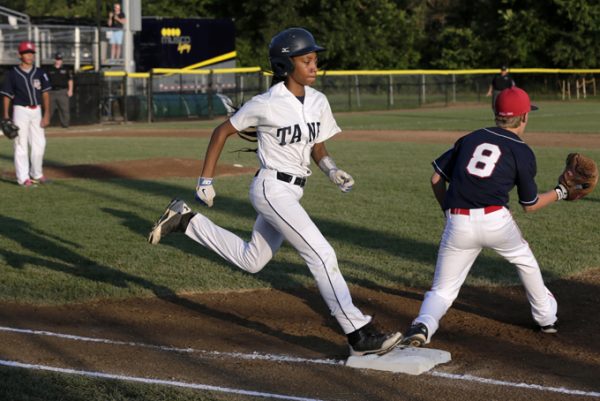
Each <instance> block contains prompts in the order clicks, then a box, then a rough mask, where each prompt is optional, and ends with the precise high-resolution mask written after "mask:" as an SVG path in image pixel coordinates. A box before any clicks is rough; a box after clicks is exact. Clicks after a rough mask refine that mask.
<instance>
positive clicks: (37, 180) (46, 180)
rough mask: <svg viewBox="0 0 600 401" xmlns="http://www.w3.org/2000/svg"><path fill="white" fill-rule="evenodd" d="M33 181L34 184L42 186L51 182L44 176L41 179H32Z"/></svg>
mask: <svg viewBox="0 0 600 401" xmlns="http://www.w3.org/2000/svg"><path fill="white" fill-rule="evenodd" d="M31 181H32V182H33V183H34V184H42V185H44V184H49V183H50V180H49V179H47V178H46V176H44V175H43V176H41V177H40V178H32V179H31Z"/></svg>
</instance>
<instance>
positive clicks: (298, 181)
mask: <svg viewBox="0 0 600 401" xmlns="http://www.w3.org/2000/svg"><path fill="white" fill-rule="evenodd" d="M259 172H260V170H258V171H257V172H256V174H254V176H255V177H256V176H257V175H258V173H259ZM277 179H278V180H279V181H284V182H287V183H289V184H294V185H298V186H299V187H300V188H304V186H305V185H306V178H300V177H294V176H293V175H289V174H286V173H281V172H279V171H278V172H277Z"/></svg>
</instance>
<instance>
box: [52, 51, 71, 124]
mask: <svg viewBox="0 0 600 401" xmlns="http://www.w3.org/2000/svg"><path fill="white" fill-rule="evenodd" d="M48 77H49V78H50V85H52V90H51V91H50V119H52V116H53V115H54V112H55V111H58V117H59V119H60V125H62V127H63V128H69V122H70V121H71V112H70V109H69V99H70V98H71V97H72V96H73V70H72V69H70V68H67V67H65V66H64V64H63V55H62V53H56V54H55V55H54V65H53V66H52V67H50V68H48Z"/></svg>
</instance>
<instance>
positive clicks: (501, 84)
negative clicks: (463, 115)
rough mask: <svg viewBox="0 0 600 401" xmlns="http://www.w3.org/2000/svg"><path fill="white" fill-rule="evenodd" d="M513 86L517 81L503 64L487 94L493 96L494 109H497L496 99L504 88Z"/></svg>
mask: <svg viewBox="0 0 600 401" xmlns="http://www.w3.org/2000/svg"><path fill="white" fill-rule="evenodd" d="M513 86H515V81H514V80H513V79H512V77H511V76H510V74H509V73H508V67H507V66H505V65H503V66H502V67H501V68H500V74H498V75H496V76H495V77H494V78H493V79H492V83H490V87H489V89H488V92H487V94H486V96H491V97H492V111H494V112H495V111H496V99H497V98H498V95H499V94H500V92H502V91H503V90H504V89H508V88H512V87H513Z"/></svg>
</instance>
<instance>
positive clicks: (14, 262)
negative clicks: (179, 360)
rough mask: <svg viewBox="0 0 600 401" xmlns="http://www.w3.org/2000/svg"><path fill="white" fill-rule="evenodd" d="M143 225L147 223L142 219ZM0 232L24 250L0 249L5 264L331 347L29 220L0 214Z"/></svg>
mask: <svg viewBox="0 0 600 401" xmlns="http://www.w3.org/2000/svg"><path fill="white" fill-rule="evenodd" d="M130 224H133V225H134V226H135V227H137V228H138V229H141V227H142V223H141V221H140V222H131V221H130ZM145 226H146V227H147V222H145ZM0 235H1V236H4V237H7V238H9V239H10V240H12V241H15V242H17V243H18V244H19V245H20V247H21V248H23V249H24V252H22V253H18V252H13V251H11V250H8V249H0V256H2V257H3V258H4V260H5V261H6V264H7V265H8V266H10V267H12V268H16V269H22V268H24V267H25V266H38V267H41V268H46V269H50V270H54V271H57V272H62V273H66V274H70V275H72V276H75V277H79V278H82V279H85V280H89V281H93V282H100V283H105V284H109V285H112V286H115V287H120V288H126V287H128V286H130V285H136V286H140V287H142V288H146V289H148V290H150V291H152V293H153V294H154V295H155V296H156V297H158V298H160V299H163V300H165V301H168V302H170V303H172V304H175V305H178V306H180V307H184V308H186V309H189V310H193V311H195V312H197V313H199V314H203V315H205V316H210V317H213V318H216V319H220V320H223V321H226V322H229V323H233V324H237V325H239V326H240V327H248V326H249V325H251V326H252V328H253V330H255V331H257V332H259V333H263V334H265V335H269V336H272V337H275V338H278V339H280V340H282V341H286V342H289V343H290V344H294V345H296V346H298V345H299V346H302V347H305V348H307V349H311V350H314V351H318V352H321V353H325V352H327V350H331V349H332V347H335V344H333V343H330V342H328V341H327V340H324V339H322V338H313V337H312V336H296V335H292V334H288V333H283V332H281V331H279V330H276V329H272V328H271V327H269V326H267V325H265V324H263V323H260V322H256V321H254V322H249V321H248V320H247V319H244V318H241V317H239V316H237V315H235V314H233V313H227V312H223V311H218V310H214V309H211V308H209V307H207V306H206V305H202V304H199V303H196V302H193V301H191V300H189V299H187V298H184V297H180V296H179V295H178V294H177V293H175V292H174V291H173V290H171V289H170V288H168V287H166V286H163V285H159V284H156V283H154V282H152V281H151V280H149V279H146V278H143V277H139V276H136V275H133V274H129V273H124V272H122V271H121V270H118V269H115V268H113V267H110V266H106V265H103V264H99V263H97V262H96V261H94V260H92V259H89V258H87V257H85V256H83V255H81V254H78V253H77V252H74V251H73V250H71V249H70V247H77V246H76V244H73V243H71V242H69V241H64V240H61V239H60V238H58V237H56V236H53V235H49V234H48V233H45V232H43V231H41V230H38V229H36V228H34V227H33V226H31V225H30V224H29V223H26V222H23V221H21V220H17V219H14V218H11V217H8V216H3V215H0Z"/></svg>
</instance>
